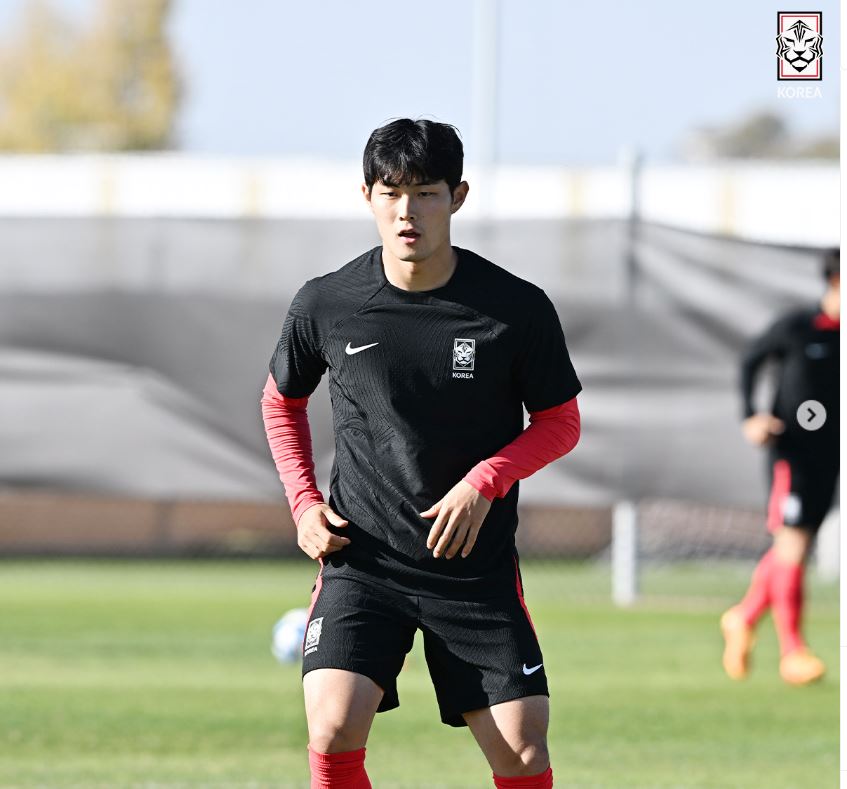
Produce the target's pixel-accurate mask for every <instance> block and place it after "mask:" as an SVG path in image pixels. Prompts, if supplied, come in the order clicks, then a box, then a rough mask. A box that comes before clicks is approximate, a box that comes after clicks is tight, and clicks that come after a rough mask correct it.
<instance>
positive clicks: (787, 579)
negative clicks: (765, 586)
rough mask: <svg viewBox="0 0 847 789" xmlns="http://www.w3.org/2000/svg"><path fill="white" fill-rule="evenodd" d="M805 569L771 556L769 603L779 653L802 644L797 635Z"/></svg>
mask: <svg viewBox="0 0 847 789" xmlns="http://www.w3.org/2000/svg"><path fill="white" fill-rule="evenodd" d="M805 571H806V568H805V566H804V565H803V564H802V563H801V564H783V563H782V562H781V561H779V560H777V559H774V562H773V569H772V570H771V607H772V609H773V621H774V625H775V626H776V634H777V636H779V649H780V652H781V653H782V655H787V654H788V653H789V652H793V651H794V650H795V649H799V648H801V647H804V646H805V645H806V644H805V642H804V641H803V636H802V635H800V618H801V615H802V613H803V577H804V575H805Z"/></svg>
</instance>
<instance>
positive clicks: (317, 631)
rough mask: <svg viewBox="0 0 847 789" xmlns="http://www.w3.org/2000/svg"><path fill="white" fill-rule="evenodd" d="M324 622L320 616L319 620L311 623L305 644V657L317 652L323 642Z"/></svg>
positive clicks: (307, 630)
mask: <svg viewBox="0 0 847 789" xmlns="http://www.w3.org/2000/svg"><path fill="white" fill-rule="evenodd" d="M323 621H324V618H323V617H322V616H319V617H318V618H317V619H313V620H312V621H311V622H309V627H308V628H307V629H306V638H305V640H304V643H303V655H310V654H312V652H315V651H316V650H317V648H318V644H319V643H320V640H321V626H322V625H323Z"/></svg>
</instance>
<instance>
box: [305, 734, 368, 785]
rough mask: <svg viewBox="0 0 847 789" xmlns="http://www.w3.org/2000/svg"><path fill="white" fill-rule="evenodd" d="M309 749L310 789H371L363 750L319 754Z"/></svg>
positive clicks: (310, 747)
mask: <svg viewBox="0 0 847 789" xmlns="http://www.w3.org/2000/svg"><path fill="white" fill-rule="evenodd" d="M308 747H309V769H310V770H311V772H312V783H311V789H371V782H370V780H368V774H367V773H366V772H365V750H366V749H365V748H359V749H358V750H357V751H345V752H344V753H320V752H318V751H315V750H313V749H312V746H311V745H310V746H308Z"/></svg>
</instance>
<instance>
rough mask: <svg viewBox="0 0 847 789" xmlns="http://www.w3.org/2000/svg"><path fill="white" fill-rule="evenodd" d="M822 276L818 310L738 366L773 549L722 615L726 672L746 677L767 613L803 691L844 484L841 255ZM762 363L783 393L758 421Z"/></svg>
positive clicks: (771, 336) (799, 313) (761, 341)
mask: <svg viewBox="0 0 847 789" xmlns="http://www.w3.org/2000/svg"><path fill="white" fill-rule="evenodd" d="M824 277H825V279H826V283H827V285H826V292H825V293H824V295H823V298H822V299H821V302H820V304H819V305H818V306H815V307H813V308H809V309H800V310H795V311H792V312H790V313H789V314H787V315H785V316H784V317H782V318H780V319H779V320H778V321H776V323H774V324H773V325H772V326H771V327H770V328H769V329H768V330H767V331H766V332H765V333H764V334H763V335H762V336H761V337H759V338H758V339H756V340H755V341H754V342H753V343H752V345H751V346H750V348H749V349H748V351H747V353H746V354H745V356H744V359H743V362H742V365H741V388H742V396H743V401H744V416H745V419H744V423H743V430H744V435H745V437H746V438H747V440H748V441H749V442H750V443H752V444H754V445H756V446H767V447H768V451H767V453H768V470H769V473H770V483H771V484H770V499H769V505H768V520H767V524H768V529H769V530H770V531H771V533H772V534H773V546H772V547H771V548H770V550H768V551H767V553H765V555H764V556H763V557H762V559H761V560H760V561H759V564H758V565H757V567H756V569H755V571H754V573H753V579H752V581H751V583H750V588H749V589H748V591H747V594H746V595H745V596H744V599H743V600H742V601H741V602H740V603H739V604H738V605H735V606H733V607H732V608H730V609H729V610H728V611H726V612H725V613H724V614H723V616H722V617H721V629H722V630H723V635H724V639H725V649H724V655H723V665H724V669H725V670H726V673H727V674H728V675H729V676H730V677H731V678H732V679H743V678H744V677H746V676H747V674H748V671H749V663H750V652H751V650H752V648H753V643H754V628H755V626H756V623H757V622H758V620H759V619H760V617H761V616H762V615H763V614H764V613H765V611H767V609H768V608H770V609H771V611H772V613H773V620H774V625H775V627H776V632H777V635H778V637H779V645H780V653H781V659H780V664H779V670H780V675H781V676H782V678H783V679H784V680H785V681H786V682H789V683H791V684H794V685H805V684H807V683H810V682H814V681H815V680H818V679H820V678H821V677H822V676H823V674H824V671H825V667H824V664H823V662H822V661H821V660H820V658H818V657H817V656H815V655H814V654H813V653H812V652H811V651H810V650H809V648H808V647H807V646H806V643H805V641H804V640H803V636H802V634H801V629H800V621H801V615H802V612H803V576H804V573H805V563H806V559H807V557H808V555H809V550H810V548H811V546H812V543H813V542H814V538H815V535H816V534H817V531H818V528H819V527H820V525H821V521H823V519H824V516H825V515H826V513H827V511H828V510H829V508H830V505H831V504H832V499H833V494H834V491H835V485H836V481H837V479H838V467H839V463H838V425H839V402H838V387H839V379H838V371H839V368H838V358H839V357H838V353H839V335H840V317H839V315H840V306H841V297H840V253H839V251H838V250H832V251H830V252H829V253H828V254H827V255H826V258H825V261H824ZM766 359H773V360H775V361H776V362H777V364H778V370H779V373H778V385H777V389H776V394H775V398H774V402H773V407H772V408H771V410H770V412H764V413H755V409H754V407H753V386H754V381H755V378H756V373H757V371H758V370H759V368H760V366H761V365H762V363H763V362H764V361H765V360H766ZM807 401H816V403H817V404H820V405H816V404H810V405H807ZM820 406H823V410H822V409H821V408H820ZM824 415H825V421H824V422H823V424H822V425H819V424H818V423H819V422H820V420H821V418H822V417H823V416H824ZM804 423H805V424H804ZM809 427H813V428H816V429H808V428H809Z"/></svg>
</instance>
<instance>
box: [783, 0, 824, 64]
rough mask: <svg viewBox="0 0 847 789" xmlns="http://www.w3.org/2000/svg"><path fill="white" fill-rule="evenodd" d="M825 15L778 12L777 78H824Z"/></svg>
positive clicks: (818, 13)
mask: <svg viewBox="0 0 847 789" xmlns="http://www.w3.org/2000/svg"><path fill="white" fill-rule="evenodd" d="M822 16H823V15H822V14H821V13H820V12H814V13H807V12H804V13H800V12H789V11H780V12H779V13H778V14H777V36H776V56H777V58H778V62H777V63H778V72H777V79H781V80H783V79H821V59H822V58H823V35H822V34H821V25H822V21H823V20H822Z"/></svg>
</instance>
